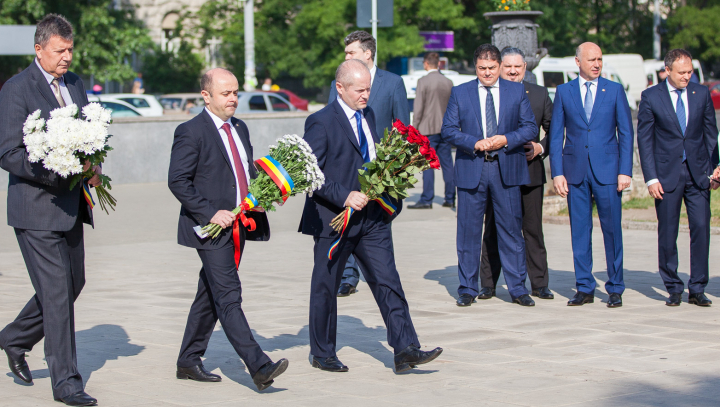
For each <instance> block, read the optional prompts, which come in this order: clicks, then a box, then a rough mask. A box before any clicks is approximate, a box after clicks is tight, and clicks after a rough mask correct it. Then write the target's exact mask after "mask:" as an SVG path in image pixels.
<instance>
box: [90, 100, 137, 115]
mask: <svg viewBox="0 0 720 407" xmlns="http://www.w3.org/2000/svg"><path fill="white" fill-rule="evenodd" d="M88 101H89V102H97V103H100V106H102V107H104V108H105V109H110V111H111V112H112V118H113V119H114V118H117V117H140V116H142V114H140V112H138V111H137V109H135V108H134V107H133V106H132V105H131V104H130V103H127V102H123V101H122V100H106V99H101V98H99V97H98V96H96V95H88Z"/></svg>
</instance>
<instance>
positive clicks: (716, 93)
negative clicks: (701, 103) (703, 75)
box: [705, 81, 720, 110]
mask: <svg viewBox="0 0 720 407" xmlns="http://www.w3.org/2000/svg"><path fill="white" fill-rule="evenodd" d="M705 85H706V86H707V87H708V88H709V89H710V97H711V98H712V101H713V107H715V110H718V109H720V81H715V82H708V83H706V84H705Z"/></svg>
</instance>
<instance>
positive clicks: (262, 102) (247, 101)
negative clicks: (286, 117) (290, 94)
mask: <svg viewBox="0 0 720 407" xmlns="http://www.w3.org/2000/svg"><path fill="white" fill-rule="evenodd" d="M203 108H205V105H204V104H203V105H202V106H195V107H193V108H190V109H189V110H188V111H189V112H190V114H198V113H200V112H202V110H203ZM296 110H297V108H296V107H295V106H293V105H292V103H290V101H289V100H287V99H285V98H284V97H282V96H280V95H277V94H273V93H271V92H262V91H256V92H238V107H237V110H236V111H235V113H237V114H242V113H269V112H294V111H296Z"/></svg>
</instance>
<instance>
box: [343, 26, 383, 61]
mask: <svg viewBox="0 0 720 407" xmlns="http://www.w3.org/2000/svg"><path fill="white" fill-rule="evenodd" d="M355 41H360V49H362V50H363V52H364V51H367V50H370V59H372V60H373V61H374V60H375V50H376V49H377V45H376V43H375V38H373V36H372V35H370V33H368V32H367V31H362V30H359V31H354V32H351V33H350V35H348V36H347V37H345V46H348V45H350V44H352V43H353V42H355Z"/></svg>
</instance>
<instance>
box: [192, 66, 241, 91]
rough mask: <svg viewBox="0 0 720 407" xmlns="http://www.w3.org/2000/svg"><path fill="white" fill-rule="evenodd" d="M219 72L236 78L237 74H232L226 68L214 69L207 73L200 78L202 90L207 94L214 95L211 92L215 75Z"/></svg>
mask: <svg viewBox="0 0 720 407" xmlns="http://www.w3.org/2000/svg"><path fill="white" fill-rule="evenodd" d="M218 71H224V72H226V73H229V74H230V75H233V76H235V74H233V73H232V72H230V70H228V69H225V68H213V69H211V70H209V71H207V72H205V73H204V74H203V76H202V77H201V78H200V90H204V91H206V92H207V93H209V94H211V95H212V92H211V90H212V82H213V77H215V73H216V72H218Z"/></svg>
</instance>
